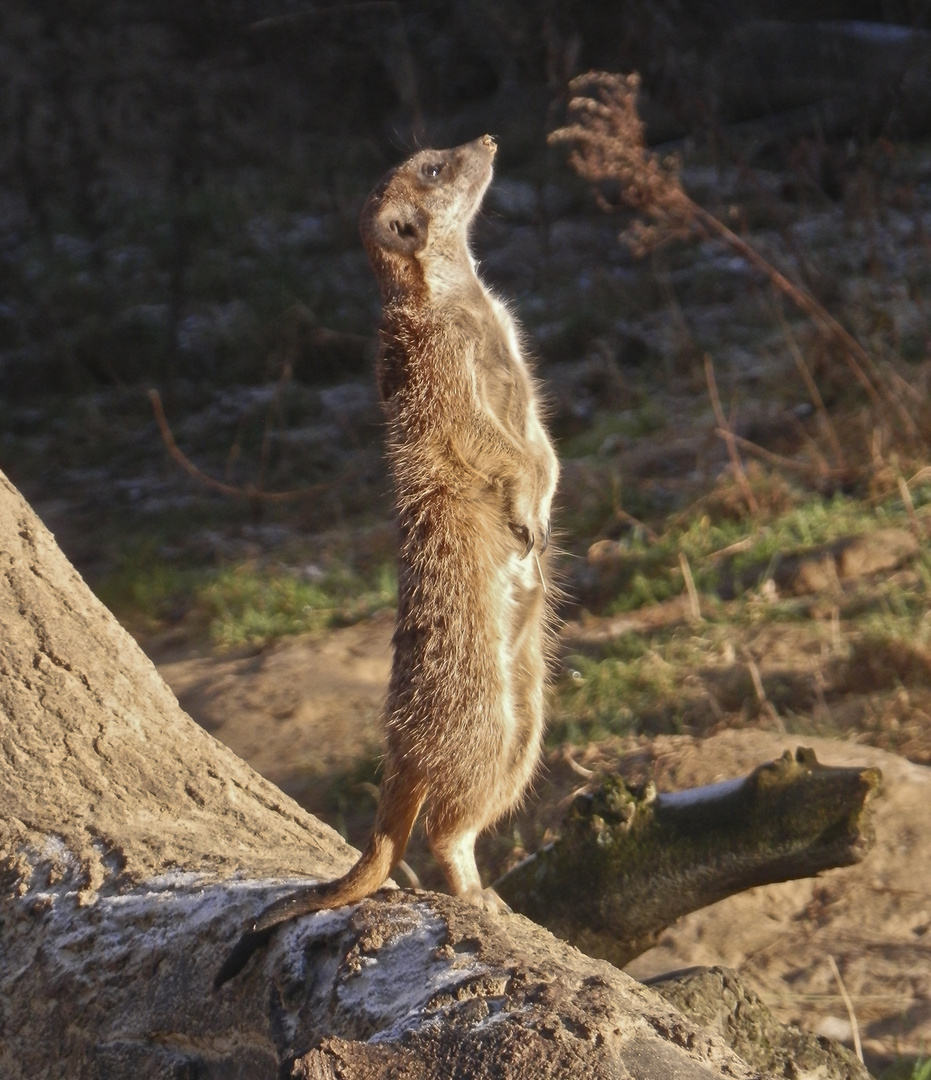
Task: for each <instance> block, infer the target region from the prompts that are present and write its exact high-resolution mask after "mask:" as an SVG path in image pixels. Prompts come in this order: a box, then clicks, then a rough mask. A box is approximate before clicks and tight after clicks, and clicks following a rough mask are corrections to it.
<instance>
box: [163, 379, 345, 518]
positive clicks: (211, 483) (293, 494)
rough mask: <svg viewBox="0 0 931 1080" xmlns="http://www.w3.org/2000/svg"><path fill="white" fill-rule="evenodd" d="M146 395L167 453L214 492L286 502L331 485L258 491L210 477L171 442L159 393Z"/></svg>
mask: <svg viewBox="0 0 931 1080" xmlns="http://www.w3.org/2000/svg"><path fill="white" fill-rule="evenodd" d="M148 395H149V401H151V402H152V412H153V413H154V414H155V422H156V424H158V430H159V431H160V432H161V436H162V442H164V444H165V447H166V448H167V450H168V453H169V454H170V455H171V456H172V457H173V458H174V460H175V461H176V462H177V463H178V464H179V465H180V466H181V468H182V469H184V471H185V472H186V473H187V474H188V475H189V476H193V477H194V479H195V480H197V481H199V482H200V483H201V484H204V485H205V486H206V487H209V488H212V489H213V490H214V491H219V492H220V494H221V495H232V496H233V497H234V498H237V499H251V500H259V499H262V500H265V501H266V502H289V501H291V500H292V499H306V498H308V497H309V496H313V495H319V494H321V493H322V492H324V491H327V490H329V488H330V487H331V486H332V484H333V481H326V482H321V483H319V484H314V485H312V486H311V487H305V488H295V489H294V490H292V491H261V490H259V489H258V488H256V487H253V486H252V485H251V484H250V485H247V486H246V487H244V488H241V487H234V486H233V485H232V484H224V483H223V481H222V480H217V479H215V478H214V477H212V476H210V474H209V473H205V472H204V471H203V469H200V468H198V466H197V465H195V464H194V462H193V461H191V459H190V458H189V457H187V455H186V454H184V453H183V452H182V451H181V449H180V448H179V447H178V444H177V443H176V442H175V437H174V435H173V434H172V431H171V428H170V427H169V425H168V421H167V419H166V418H165V410H164V409H163V408H162V398H161V395H160V394H159V392H158V391H157V390H155V389H150V390H149V391H148Z"/></svg>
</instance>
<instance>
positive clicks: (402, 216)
mask: <svg viewBox="0 0 931 1080" xmlns="http://www.w3.org/2000/svg"><path fill="white" fill-rule="evenodd" d="M387 210H388V212H387V213H384V214H380V215H379V217H378V221H377V226H378V239H379V241H380V242H381V244H382V245H383V246H384V247H386V248H388V250H389V251H397V252H398V253H399V254H402V255H413V254H415V253H416V252H418V251H421V250H422V249H423V248H424V247H425V246H426V243H427V226H428V219H427V215H426V213H425V212H424V210H423V209H422V208H421V207H413V206H391V207H388V208H387Z"/></svg>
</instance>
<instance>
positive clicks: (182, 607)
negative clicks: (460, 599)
mask: <svg viewBox="0 0 931 1080" xmlns="http://www.w3.org/2000/svg"><path fill="white" fill-rule="evenodd" d="M97 592H98V595H99V596H100V598H101V599H102V600H103V602H104V603H105V604H107V606H108V607H110V609H111V610H112V611H113V612H114V613H115V614H116V615H117V617H118V618H120V619H121V620H122V621H123V622H125V623H126V624H128V625H129V626H132V627H134V628H136V629H139V630H142V631H144V632H149V633H157V632H160V631H164V630H167V629H170V628H171V627H172V626H183V627H184V629H185V630H187V631H188V632H189V634H190V635H191V637H193V638H205V639H206V640H208V641H209V642H210V643H211V644H213V645H216V646H218V647H220V648H231V647H234V646H238V645H246V644H267V643H268V642H271V641H274V640H277V639H278V638H282V637H287V636H289V635H292V634H301V633H306V632H308V631H314V630H324V629H327V628H331V627H337V626H346V625H349V624H351V623H353V622H357V621H359V620H360V619H364V618H366V617H367V616H369V615H371V614H372V613H373V612H375V611H379V610H382V609H384V608H390V607H393V606H394V605H395V604H396V603H397V577H396V573H395V570H394V567H393V566H389V565H387V564H385V565H381V566H378V567H377V568H375V569H374V570H373V571H370V572H367V573H359V572H357V571H355V570H353V569H351V568H350V567H347V566H344V565H334V566H330V567H329V568H327V569H326V570H324V571H321V572H320V573H319V574H314V576H313V578H311V579H308V577H307V575H306V574H303V573H301V572H300V571H298V570H295V569H293V568H290V567H287V566H281V565H276V566H261V565H257V564H255V563H252V562H243V563H241V564H239V565H235V566H223V567H220V568H204V567H196V566H184V565H178V564H173V563H171V562H169V561H167V560H165V559H160V558H158V557H157V556H154V557H153V556H151V555H150V556H149V557H148V558H138V559H136V560H133V561H129V562H124V563H123V565H122V566H121V568H120V569H119V570H117V571H116V572H114V573H112V574H111V575H109V576H108V577H107V578H106V579H104V580H103V581H102V582H101V583H100V584H99V585H98V587H97Z"/></svg>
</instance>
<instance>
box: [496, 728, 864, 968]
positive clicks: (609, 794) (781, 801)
mask: <svg viewBox="0 0 931 1080" xmlns="http://www.w3.org/2000/svg"><path fill="white" fill-rule="evenodd" d="M881 779H882V775H881V773H880V771H879V769H873V768H869V769H867V768H864V769H858V768H834V767H832V766H829V765H822V764H820V763H819V762H818V761H817V759H816V758H815V755H814V752H813V751H811V750H807V749H805V748H804V747H799V748H798V750H797V751H796V753H795V755H794V757H793V755H792V754H791V752H790V751H788V750H787V751H786V752H785V754H783V756H782V757H781V758H780V759H779V760H778V761H772V762H769V763H768V764H765V765H760V766H758V767H757V768H756V769H754V771H753V772H752V773H751V774H750V775H749V776H747V777H744V778H742V779H736V780H726V781H724V782H723V783H720V784H712V785H709V786H707V787H701V788H693V789H690V790H686V791H679V792H674V793H670V794H663V795H657V793H656V790H655V788H653V787H652V785H648V786H646V787H644V788H640V789H638V790H632V789H631V788H628V787H627V785H626V784H625V783H624V780H623V779H622V778H621V777H620V776H617V775H614V776H608V777H606V778H605V779H604V781H603V782H602V783H601V785H600V786H599V787H598V788H597V790H596V791H594V792H592V793H588V794H585V795H582V796H579V797H578V798H577V799H576V801H575V802H574V803H573V805H572V807H571V808H570V810H569V813H568V814H567V816H566V819H565V821H564V823H563V826H562V830H561V835H560V836H559V838H558V839H557V840H556V841H554V842H553V843H552V844H549V845H548V846H547V847H545V848H543V849H541V850H540V851H538V852H536V853H535V854H533V855H530V856H529V857H528V858H526V859H524V860H523V862H521V863H519V864H518V865H517V866H515V867H514V868H513V869H512V870H510V871H509V872H508V873H507V874H506V875H504V877H502V878H501V879H500V880H499V881H497V882H496V883H495V889H496V890H497V892H498V893H499V895H500V896H501V897H502V898H503V899H504V900H505V901H506V902H507V903H508V904H509V905H510V906H511V907H512V908H513V909H514V910H515V911H519V912H521V913H522V914H524V915H526V916H528V918H531V919H533V920H534V921H535V922H538V923H540V924H541V925H543V926H546V927H548V928H549V929H550V930H552V931H553V933H554V934H557V935H558V936H559V937H562V938H565V939H566V940H567V941H571V942H572V943H573V944H574V945H576V946H577V947H578V948H580V949H582V950H583V951H584V952H586V953H588V954H589V955H590V956H598V957H602V958H603V959H605V960H610V961H611V962H612V963H613V964H616V965H617V966H618V967H623V966H624V965H625V964H627V963H629V962H630V961H631V960H632V959H633V958H634V957H635V956H639V955H640V953H642V952H645V951H646V950H647V949H649V948H651V947H652V946H653V945H654V944H655V943H656V939H657V938H658V936H659V934H660V933H661V932H662V931H663V930H665V929H666V927H667V926H670V925H671V924H672V923H674V922H675V921H676V920H677V919H679V918H680V917H681V916H683V915H687V914H688V913H689V912H691V911H697V910H698V909H699V908H703V907H707V906H708V905H709V904H714V903H716V902H717V901H718V900H723V899H724V897H726V896H732V895H733V894H734V893H738V892H743V891H744V890H745V889H752V888H754V887H755V886H757V885H769V884H772V883H773V882H777V881H790V880H792V879H794V878H800V877H813V876H815V875H817V874H819V873H821V872H822V871H823V870H829V869H832V868H834V867H837V866H850V865H852V864H853V863H857V862H859V861H860V860H861V859H862V858H863V856H864V855H865V854H866V852H867V851H868V850H869V848H870V845H871V844H872V842H873V830H872V824H871V821H870V815H869V809H868V808H869V803H870V802H871V800H872V798H873V797H874V795H875V794H876V792H877V791H878V789H879V784H880V780H881Z"/></svg>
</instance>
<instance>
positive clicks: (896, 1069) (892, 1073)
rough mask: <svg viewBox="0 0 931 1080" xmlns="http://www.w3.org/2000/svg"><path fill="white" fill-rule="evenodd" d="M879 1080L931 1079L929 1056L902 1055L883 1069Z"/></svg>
mask: <svg viewBox="0 0 931 1080" xmlns="http://www.w3.org/2000/svg"><path fill="white" fill-rule="evenodd" d="M879 1080H931V1057H924V1056H923V1055H922V1056H921V1057H916V1058H912V1057H904V1058H900V1059H899V1060H898V1061H895V1062H893V1063H892V1064H891V1065H890V1066H889V1068H888V1069H884V1070H883V1072H882V1074H881V1075H880V1078H879Z"/></svg>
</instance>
